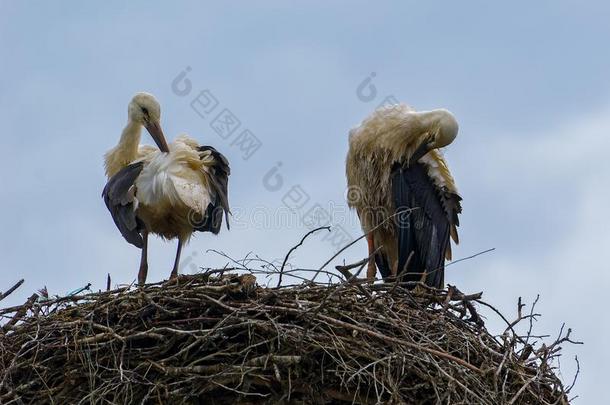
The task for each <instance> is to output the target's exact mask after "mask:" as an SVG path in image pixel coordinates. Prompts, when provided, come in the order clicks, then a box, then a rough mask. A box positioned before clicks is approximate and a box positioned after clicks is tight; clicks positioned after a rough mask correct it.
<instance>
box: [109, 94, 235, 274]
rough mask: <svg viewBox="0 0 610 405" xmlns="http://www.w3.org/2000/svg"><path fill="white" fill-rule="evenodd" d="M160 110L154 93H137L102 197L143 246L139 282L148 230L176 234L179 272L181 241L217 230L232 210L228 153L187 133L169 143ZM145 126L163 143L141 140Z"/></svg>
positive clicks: (125, 230)
mask: <svg viewBox="0 0 610 405" xmlns="http://www.w3.org/2000/svg"><path fill="white" fill-rule="evenodd" d="M160 114H161V111H160V107H159V104H158V102H157V101H156V99H155V98H154V97H153V96H152V95H150V94H147V93H138V94H136V96H134V98H133V99H132V101H131V102H130V104H129V120H128V123H127V126H126V127H125V129H124V130H123V133H122V135H121V139H120V141H119V144H118V145H117V146H116V147H115V148H113V149H111V150H110V151H109V152H108V153H106V155H105V166H106V174H107V176H108V179H109V181H108V183H107V185H106V187H105V188H104V193H103V196H104V200H105V202H106V205H107V206H108V209H109V210H110V212H111V214H112V217H113V219H114V221H115V224H116V225H117V227H118V228H119V230H120V231H121V233H122V234H123V236H124V237H125V239H126V240H127V241H128V242H129V243H132V244H133V245H135V246H137V247H140V248H142V261H141V264H140V272H139V276H138V279H139V282H140V283H141V284H142V283H144V281H145V279H146V273H147V269H148V264H147V260H146V254H147V237H148V233H149V232H152V233H155V234H157V235H160V236H161V237H163V238H166V239H174V238H176V239H178V252H177V255H176V261H175V263H174V268H173V269H172V273H171V274H172V277H173V276H176V275H177V272H178V265H179V260H180V252H181V248H182V245H183V244H184V243H186V242H188V240H189V239H190V237H191V235H192V234H193V232H195V231H209V232H212V233H215V234H216V233H218V232H219V230H220V225H221V224H222V217H223V214H224V216H226V215H227V213H228V212H229V207H228V198H227V186H228V184H227V183H228V176H229V174H230V169H229V164H228V162H227V160H226V158H225V157H224V156H223V155H221V154H220V153H219V152H217V151H216V150H215V149H214V148H212V147H211V146H200V145H199V144H198V142H197V141H195V140H194V139H192V138H190V137H188V136H186V135H181V136H179V137H178V138H177V139H176V140H175V141H174V142H172V143H171V144H170V145H168V144H167V142H166V141H165V138H164V136H163V132H162V130H161V127H160V123H159V122H160ZM142 126H145V127H146V128H147V130H148V131H149V132H150V134H151V136H152V137H153V139H154V140H155V142H156V143H157V145H158V147H159V149H157V148H155V147H153V146H148V145H142V146H141V145H139V142H140V137H141V128H142ZM227 226H228V223H227Z"/></svg>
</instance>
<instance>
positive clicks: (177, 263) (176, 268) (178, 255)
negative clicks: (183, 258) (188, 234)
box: [169, 239, 182, 279]
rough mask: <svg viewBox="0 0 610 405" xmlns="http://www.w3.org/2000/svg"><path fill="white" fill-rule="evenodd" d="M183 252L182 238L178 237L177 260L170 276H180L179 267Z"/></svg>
mask: <svg viewBox="0 0 610 405" xmlns="http://www.w3.org/2000/svg"><path fill="white" fill-rule="evenodd" d="M181 253H182V239H178V250H177V251H176V260H175V261H174V268H173V269H172V274H170V276H169V278H170V279H172V278H176V277H178V267H179V266H180V254H181Z"/></svg>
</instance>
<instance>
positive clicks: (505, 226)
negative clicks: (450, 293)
mask: <svg viewBox="0 0 610 405" xmlns="http://www.w3.org/2000/svg"><path fill="white" fill-rule="evenodd" d="M289 3H291V2H280V1H277V2H257V3H256V4H255V3H254V2H247V1H242V2H231V3H230V5H229V3H226V4H222V5H218V4H202V3H201V2H173V3H169V2H167V3H163V4H155V3H154V2H144V1H139V2H129V4H127V3H126V2H118V1H115V2H104V7H103V8H102V6H101V5H99V6H97V5H92V4H84V3H83V2H77V1H71V2H68V1H65V2H62V3H50V2H38V3H34V2H17V1H7V0H0V123H1V127H0V128H1V135H0V150H1V151H2V159H0V173H2V174H1V176H2V178H1V188H0V212H2V213H3V214H2V216H1V217H0V224H1V226H2V229H4V232H2V233H1V234H0V246H1V253H2V254H1V255H0V267H1V269H2V271H1V273H0V290H3V289H5V288H7V287H8V286H9V285H12V283H14V282H15V281H16V280H17V279H18V278H20V277H24V278H25V279H26V284H25V285H24V286H23V287H22V288H21V289H20V290H19V291H18V293H15V295H14V296H13V297H11V299H10V300H7V301H6V302H3V304H7V305H8V303H11V304H13V303H17V302H19V301H21V300H23V299H24V298H25V297H26V296H28V295H29V294H30V293H31V292H32V291H33V290H35V289H37V288H40V287H42V286H44V285H46V286H48V288H49V291H50V292H51V293H52V294H55V293H56V294H64V293H65V292H67V291H69V290H73V289H75V288H78V287H80V286H82V285H84V284H86V283H88V282H91V283H93V285H94V287H95V288H102V287H103V286H104V282H105V275H106V273H107V272H110V273H111V274H112V276H113V280H114V282H115V283H129V282H131V281H132V280H134V279H135V276H136V272H137V263H138V257H139V252H138V251H137V249H135V248H133V247H132V246H130V245H128V244H127V243H126V242H124V241H123V239H122V238H121V236H120V234H119V233H118V231H117V230H116V229H115V227H114V224H113V223H112V220H111V218H110V216H109V214H108V212H107V211H106V208H105V207H104V205H103V202H102V200H101V198H100V193H101V190H102V188H103V186H104V183H105V178H104V175H103V167H102V155H103V153H104V152H105V151H106V150H107V149H109V148H111V147H112V146H114V144H115V143H116V141H117V140H118V137H119V135H120V132H121V129H122V127H123V125H124V123H125V120H126V109H127V103H128V102H129V99H130V98H131V96H132V95H133V94H134V93H135V92H137V91H141V90H145V91H149V92H151V93H153V94H155V95H156V96H157V98H158V99H159V100H160V102H161V105H162V109H163V113H162V114H163V126H164V129H165V133H166V135H167V136H168V137H169V138H173V137H175V136H176V135H178V134H179V133H181V132H187V133H189V134H190V135H192V136H194V137H196V138H197V139H199V140H200V141H201V142H202V143H205V144H210V145H213V146H215V147H217V148H218V149H219V150H221V151H222V152H223V153H224V154H225V155H226V156H227V157H228V158H229V160H230V161H231V165H232V170H233V173H232V176H231V179H230V199H231V205H232V206H233V207H234V211H236V213H239V215H236V216H238V218H235V221H236V223H235V226H234V227H233V229H232V230H231V231H230V232H226V231H223V232H222V233H221V234H220V235H219V236H218V237H213V236H211V235H200V236H198V237H197V238H196V239H194V240H193V242H192V243H191V245H190V246H189V247H188V248H187V249H186V250H185V258H186V259H187V260H189V263H191V264H197V265H199V266H217V265H222V264H223V263H224V261H223V260H222V259H221V258H219V257H217V256H215V255H213V254H210V253H207V254H206V253H205V251H206V249H211V248H214V249H219V250H223V251H225V252H226V253H228V254H230V255H231V256H233V257H235V258H240V257H243V256H244V255H245V254H247V253H248V252H249V251H253V252H255V253H257V254H260V255H261V256H262V257H264V258H267V259H270V260H272V259H276V258H280V257H283V256H284V254H285V252H286V251H287V250H288V249H289V248H290V247H291V246H292V245H294V244H295V243H296V242H298V240H299V239H300V237H301V236H302V235H303V234H304V233H305V232H306V231H307V227H306V226H305V225H303V224H302V223H300V219H302V214H303V213H304V212H305V211H307V210H308V209H309V208H311V207H312V206H314V205H315V204H316V203H318V204H320V205H321V206H323V207H324V208H325V209H327V210H328V209H330V208H331V207H333V212H334V217H333V224H335V225H339V226H342V227H343V228H344V229H345V230H346V232H347V233H349V234H350V235H351V236H357V235H359V227H358V224H357V222H356V221H355V218H354V215H353V214H352V213H349V215H348V216H347V217H346V216H345V215H342V214H341V213H342V212H345V203H344V189H345V179H344V157H345V154H346V151H347V132H348V130H349V129H350V128H351V127H352V126H354V125H356V124H357V123H359V122H360V121H361V120H362V119H363V118H364V117H365V116H366V115H367V114H368V113H370V112H371V111H372V110H373V108H374V107H375V106H376V105H377V104H379V103H380V102H381V101H382V100H383V98H384V97H386V96H389V95H392V96H394V97H396V98H397V99H399V100H401V101H403V102H406V103H408V104H410V105H412V106H414V107H415V108H417V109H431V108H437V107H444V108H447V109H449V110H451V111H452V112H454V114H455V115H456V116H457V118H458V120H459V122H460V134H459V135H458V138H457V140H456V141H455V143H454V144H453V145H451V147H450V148H449V149H448V150H447V151H446V157H447V160H448V161H449V164H450V167H451V169H452V171H453V173H454V175H455V177H456V181H457V183H458V186H459V189H460V192H461V193H462V195H463V198H464V203H463V206H464V213H463V215H462V219H461V222H462V226H461V228H460V236H461V240H462V244H461V245H460V246H459V247H458V248H457V249H456V250H455V256H456V257H458V258H459V257H464V256H468V255H470V254H473V253H476V252H478V251H481V250H484V249H487V248H490V247H495V248H496V249H497V250H496V251H495V252H493V253H490V254H488V255H485V256H481V257H479V258H477V259H475V260H472V261H469V262H465V263H460V264H456V265H455V266H452V267H449V268H448V269H447V276H446V280H447V282H449V283H451V284H457V285H458V286H459V287H460V288H461V289H462V290H464V291H468V292H473V291H479V290H483V291H484V294H485V297H486V299H487V300H488V301H489V302H491V303H493V304H496V305H497V306H498V307H500V308H502V309H503V310H504V311H505V312H508V313H510V312H511V311H514V307H515V304H516V300H517V298H518V297H519V296H523V298H524V300H525V301H526V302H531V301H532V299H533V298H534V297H535V296H536V294H538V293H540V294H541V303H540V306H539V310H540V311H542V312H543V313H544V317H543V319H542V320H541V321H540V322H539V323H538V328H539V331H540V332H548V333H551V334H555V333H556V332H557V331H558V329H559V327H560V325H561V323H562V322H564V321H565V322H566V323H567V324H568V326H571V327H573V329H574V330H575V332H574V333H575V335H576V336H577V337H578V338H580V339H582V340H585V342H586V345H585V346H581V347H577V348H575V350H572V349H569V351H568V352H567V354H566V357H565V358H564V361H563V366H564V370H565V374H566V377H565V379H566V380H570V379H571V377H572V374H571V372H572V370H573V360H572V358H571V357H573V355H574V354H576V353H577V354H578V355H579V357H580V359H581V366H582V367H581V368H582V374H581V378H580V381H579V383H578V385H577V390H576V391H577V392H576V393H578V394H579V395H580V397H581V398H580V400H578V401H577V403H580V404H594V403H599V402H598V401H599V400H600V399H601V398H603V396H602V395H603V394H604V393H605V383H606V380H607V373H606V370H605V366H604V365H605V364H607V363H608V362H610V355H609V354H608V352H607V350H605V349H604V348H603V347H602V345H603V344H605V343H606V339H607V338H606V337H607V336H608V335H610V326H609V325H608V315H607V314H606V312H605V310H604V309H603V307H604V299H603V298H604V296H605V290H606V288H607V285H608V281H610V273H609V272H608V270H609V269H608V266H607V265H606V264H605V262H606V259H605V255H604V254H603V253H605V252H606V251H607V249H608V246H609V245H610V238H609V237H608V234H607V229H608V226H609V225H610V223H609V221H608V219H607V217H606V215H605V213H606V210H607V209H606V205H607V201H608V200H609V199H610V192H609V191H608V184H609V181H610V172H609V169H608V166H607V158H606V152H607V150H608V146H610V141H609V140H608V135H610V134H609V132H610V80H609V72H610V52H608V43H610V27H609V25H608V23H607V22H608V21H609V20H610V4H609V3H607V2H602V1H591V2H586V3H583V2H577V1H539V2H535V3H534V2H510V3H506V4H502V5H498V4H491V3H490V2H485V1H472V2H459V3H458V2H454V3H452V4H446V3H447V2H442V3H441V2H426V3H425V4H424V3H423V2H414V1H408V2H406V1H401V2H383V3H382V2H376V3H373V2H354V1H350V2H333V3H332V4H328V3H329V2H306V3H305V2H303V3H298V4H296V3H295V4H289ZM187 66H188V67H190V68H191V71H190V73H189V75H188V78H189V80H191V83H192V90H191V93H190V94H189V95H187V96H184V97H180V96H178V95H176V94H174V92H172V87H171V83H172V81H173V80H174V78H175V77H176V76H177V75H178V74H179V73H180V72H181V71H182V70H183V69H185V68H186V67H187ZM373 72H374V73H375V77H374V79H373V81H372V84H373V85H374V86H375V89H376V90H377V96H376V97H375V98H374V100H373V101H370V102H363V101H361V100H359V99H358V97H357V96H356V89H357V87H358V85H359V84H360V83H361V82H362V81H363V80H364V79H365V78H367V77H368V76H369V75H370V74H371V73H373ZM205 89H208V90H210V91H211V93H212V94H213V95H214V96H215V97H216V99H217V100H218V102H219V106H218V107H217V108H218V110H214V114H213V115H215V114H216V113H217V112H219V111H220V109H222V108H228V109H230V110H231V111H232V112H233V113H234V114H235V116H237V118H238V119H239V120H240V121H241V127H240V128H239V129H238V132H240V131H241V130H242V129H249V130H251V131H252V133H253V134H255V136H256V137H257V138H258V139H259V140H260V141H261V142H262V147H261V148H260V149H259V150H257V151H256V152H255V153H254V154H253V155H252V157H251V158H250V159H248V160H244V159H243V158H242V153H241V151H240V150H239V148H238V147H237V146H236V145H231V143H232V142H233V141H234V140H235V136H237V133H236V134H234V135H233V136H232V137H231V138H229V139H227V140H225V139H223V138H221V137H220V136H219V135H218V134H216V133H215V132H214V131H213V130H212V129H211V127H210V122H211V120H212V118H213V115H212V116H210V117H206V118H201V117H200V116H199V115H197V114H196V113H195V112H194V111H193V110H192V109H191V107H190V105H189V103H190V102H191V101H192V100H193V98H195V97H196V96H197V94H199V92H200V91H202V90H205ZM144 140H145V141H146V142H150V139H148V138H144ZM277 162H281V163H282V165H281V167H280V169H279V172H278V173H279V175H280V176H281V177H282V179H283V180H284V182H283V185H282V187H281V189H280V190H278V191H270V190H268V189H267V188H266V187H264V185H263V177H264V176H265V174H266V173H267V172H269V170H270V169H272V168H273V167H274V165H276V163H277ZM294 185H299V186H301V188H302V189H303V190H304V191H305V192H306V193H307V194H308V196H309V200H308V201H307V203H306V204H305V206H304V208H303V209H301V210H299V211H298V212H297V213H296V214H292V215H283V216H282V212H283V213H284V214H286V212H287V210H286V209H285V207H284V204H283V203H282V197H283V196H284V195H285V194H286V192H288V191H289V190H290V188H291V187H292V186H294ZM265 221H267V222H269V223H268V224H267V225H264V224H263V223H264V222H265ZM282 222H288V224H283V223H282ZM332 253H333V246H332V243H330V242H329V241H328V240H322V238H321V236H320V237H318V238H316V239H314V240H312V241H310V242H309V243H308V244H306V246H304V247H303V248H302V249H300V250H299V251H298V252H297V253H296V254H295V256H294V258H293V260H292V261H293V264H294V265H296V266H300V267H316V266H318V265H319V264H321V263H322V262H323V261H324V260H325V259H326V258H328V257H329V256H330V255H331V254H332ZM173 254H174V245H173V244H171V245H170V244H164V243H162V242H160V241H154V242H153V243H152V252H151V260H150V265H151V269H150V273H149V279H150V280H151V281H155V280H161V279H162V278H165V277H167V276H168V274H169V271H170V269H171V264H172V263H171V261H172V256H173ZM364 255H366V247H365V244H364V243H362V244H359V245H357V246H356V247H355V248H353V249H351V250H349V251H348V252H346V254H344V255H342V256H341V257H340V259H345V260H348V261H349V260H356V259H360V258H362V257H364ZM185 271H186V272H189V271H192V270H191V269H190V267H189V266H188V265H187V266H186V268H185ZM499 326H500V324H499V323H496V322H495V321H490V327H492V328H494V327H495V328H496V330H497V329H498V328H499Z"/></svg>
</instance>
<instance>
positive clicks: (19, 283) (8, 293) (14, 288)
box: [0, 279, 25, 301]
mask: <svg viewBox="0 0 610 405" xmlns="http://www.w3.org/2000/svg"><path fill="white" fill-rule="evenodd" d="M24 281H25V280H24V279H21V280H19V281H17V282H16V283H15V285H14V286H12V287H11V288H9V289H8V290H6V292H4V293H0V301H2V300H3V299H5V298H6V297H8V296H9V295H11V294H12V293H13V292H14V291H15V290H16V289H18V288H19V287H21V285H22V284H23V282H24Z"/></svg>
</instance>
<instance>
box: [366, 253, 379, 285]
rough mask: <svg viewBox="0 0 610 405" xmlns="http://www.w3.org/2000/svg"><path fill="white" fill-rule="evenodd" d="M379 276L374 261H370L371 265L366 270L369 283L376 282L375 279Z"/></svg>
mask: <svg viewBox="0 0 610 405" xmlns="http://www.w3.org/2000/svg"><path fill="white" fill-rule="evenodd" d="M376 276H377V266H376V265H375V260H374V259H372V258H371V259H369V264H368V267H367V269H366V278H367V280H368V281H369V283H373V282H375V277H376Z"/></svg>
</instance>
